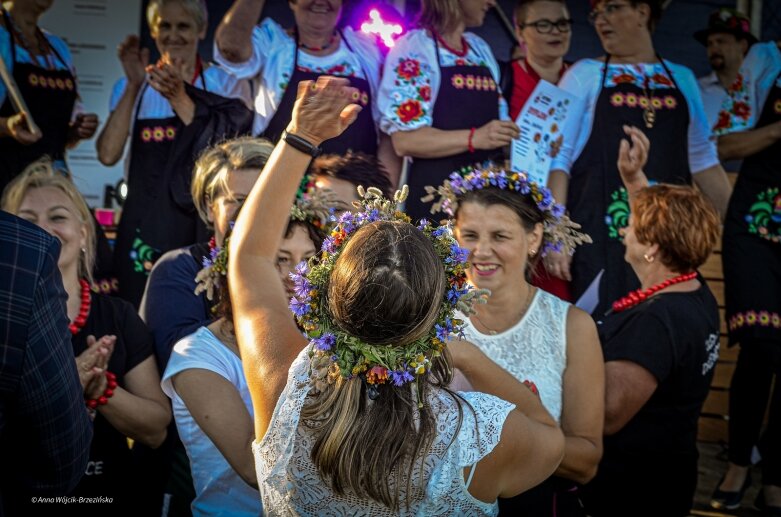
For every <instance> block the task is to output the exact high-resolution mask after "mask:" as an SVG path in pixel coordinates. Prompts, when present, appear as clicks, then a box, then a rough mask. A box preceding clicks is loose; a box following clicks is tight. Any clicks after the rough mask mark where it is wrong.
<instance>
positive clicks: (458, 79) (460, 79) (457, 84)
mask: <svg viewBox="0 0 781 517" xmlns="http://www.w3.org/2000/svg"><path fill="white" fill-rule="evenodd" d="M451 82H452V83H453V87H454V88H455V89H457V90H460V89H462V88H463V87H464V76H463V75H461V74H456V75H454V76H453V79H451Z"/></svg>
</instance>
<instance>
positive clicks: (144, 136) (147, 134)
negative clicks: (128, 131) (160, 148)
mask: <svg viewBox="0 0 781 517" xmlns="http://www.w3.org/2000/svg"><path fill="white" fill-rule="evenodd" d="M151 140H152V130H151V129H149V128H148V127H145V128H143V129H142V130H141V141H142V142H144V143H149V142H150V141H151Z"/></svg>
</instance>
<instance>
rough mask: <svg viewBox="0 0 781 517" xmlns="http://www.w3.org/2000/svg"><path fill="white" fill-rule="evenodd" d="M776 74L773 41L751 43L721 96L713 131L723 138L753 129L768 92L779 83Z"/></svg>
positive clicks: (778, 57) (780, 56)
mask: <svg viewBox="0 0 781 517" xmlns="http://www.w3.org/2000/svg"><path fill="white" fill-rule="evenodd" d="M779 74H781V51H780V50H779V49H778V46H777V45H776V42H775V41H768V42H765V43H755V44H754V45H753V46H752V47H751V50H749V52H748V54H747V55H746V59H744V60H743V64H742V65H741V66H740V71H739V72H738V77H737V79H736V80H735V82H734V83H733V84H732V85H731V86H730V88H729V92H728V95H725V97H724V101H723V103H722V105H721V110H720V111H719V113H718V116H717V118H718V122H717V124H716V127H715V129H714V132H715V133H716V134H717V135H725V134H728V133H733V132H735V131H746V130H748V129H751V128H753V127H754V126H755V125H756V124H757V122H758V120H759V116H760V115H761V114H762V108H763V107H764V106H765V101H766V100H767V96H768V94H769V93H770V89H771V88H772V87H773V85H774V84H775V83H776V82H777V81H778V80H779V79H778V77H779ZM779 87H781V84H779Z"/></svg>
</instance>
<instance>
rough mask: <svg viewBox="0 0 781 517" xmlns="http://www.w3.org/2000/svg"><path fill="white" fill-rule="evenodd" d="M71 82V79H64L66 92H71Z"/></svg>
mask: <svg viewBox="0 0 781 517" xmlns="http://www.w3.org/2000/svg"><path fill="white" fill-rule="evenodd" d="M73 86H74V85H73V80H72V79H65V87H66V88H67V89H68V90H73Z"/></svg>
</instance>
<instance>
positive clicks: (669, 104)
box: [610, 92, 678, 110]
mask: <svg viewBox="0 0 781 517" xmlns="http://www.w3.org/2000/svg"><path fill="white" fill-rule="evenodd" d="M649 103H650V105H651V106H652V107H653V108H654V110H661V109H670V110H674V109H675V108H677V107H678V100H677V99H676V98H675V97H673V96H672V95H665V96H664V97H659V96H656V95H652V96H651V98H650V100H649V98H648V97H646V96H645V95H638V94H636V93H632V92H629V93H621V92H616V93H614V94H613V95H611V96H610V104H612V105H613V106H615V107H616V108H620V107H622V106H626V107H628V108H640V109H646V108H648V105H649Z"/></svg>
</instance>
